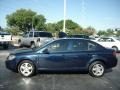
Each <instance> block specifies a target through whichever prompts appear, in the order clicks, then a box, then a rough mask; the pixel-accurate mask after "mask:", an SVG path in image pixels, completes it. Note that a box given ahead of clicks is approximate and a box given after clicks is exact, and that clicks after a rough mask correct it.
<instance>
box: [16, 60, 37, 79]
mask: <svg viewBox="0 0 120 90" xmlns="http://www.w3.org/2000/svg"><path fill="white" fill-rule="evenodd" d="M24 65H27V67H26V66H24ZM23 67H24V68H23ZM28 67H29V70H28V71H27V69H28ZM26 68H27V69H26ZM30 68H31V70H30ZM25 69H26V70H25ZM35 71H36V70H35V65H34V64H33V63H32V62H31V61H29V60H24V61H22V62H20V64H19V65H18V72H19V73H20V74H21V75H22V76H24V77H31V76H33V75H35ZM23 72H24V73H23ZM28 72H30V73H29V74H27V73H28Z"/></svg>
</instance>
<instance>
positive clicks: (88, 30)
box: [83, 26, 96, 36]
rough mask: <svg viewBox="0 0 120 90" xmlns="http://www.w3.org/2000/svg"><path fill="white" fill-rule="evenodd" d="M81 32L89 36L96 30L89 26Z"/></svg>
mask: <svg viewBox="0 0 120 90" xmlns="http://www.w3.org/2000/svg"><path fill="white" fill-rule="evenodd" d="M83 32H84V34H86V35H88V36H90V35H93V34H95V32H96V30H95V28H93V27H91V26H89V27H87V28H85V29H84V31H83Z"/></svg>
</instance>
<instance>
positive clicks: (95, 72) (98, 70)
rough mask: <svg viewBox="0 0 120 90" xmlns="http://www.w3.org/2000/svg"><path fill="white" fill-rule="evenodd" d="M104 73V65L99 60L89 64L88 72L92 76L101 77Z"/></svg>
mask: <svg viewBox="0 0 120 90" xmlns="http://www.w3.org/2000/svg"><path fill="white" fill-rule="evenodd" d="M104 73H105V65H104V64H103V63H102V62H100V61H96V62H93V63H92V64H91V65H90V66H89V74H90V75H91V76H93V77H101V76H103V75H104Z"/></svg>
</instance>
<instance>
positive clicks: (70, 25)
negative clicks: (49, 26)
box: [57, 20, 82, 34]
mask: <svg viewBox="0 0 120 90" xmlns="http://www.w3.org/2000/svg"><path fill="white" fill-rule="evenodd" d="M65 26H66V32H67V33H68V34H72V33H74V32H75V30H76V31H80V30H82V27H80V26H79V25H78V24H77V23H75V22H73V21H72V20H66V25H65ZM57 27H58V29H59V31H60V30H62V29H63V20H61V21H59V22H57Z"/></svg>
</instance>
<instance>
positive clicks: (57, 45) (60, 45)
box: [47, 40, 68, 52]
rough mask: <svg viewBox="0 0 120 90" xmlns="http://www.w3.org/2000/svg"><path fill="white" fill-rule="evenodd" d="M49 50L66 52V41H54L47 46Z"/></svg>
mask: <svg viewBox="0 0 120 90" xmlns="http://www.w3.org/2000/svg"><path fill="white" fill-rule="evenodd" d="M47 49H48V51H49V52H66V51H67V49H68V41H64V40H60V41H55V42H53V43H52V44H50V45H49V46H48V48H47Z"/></svg>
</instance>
